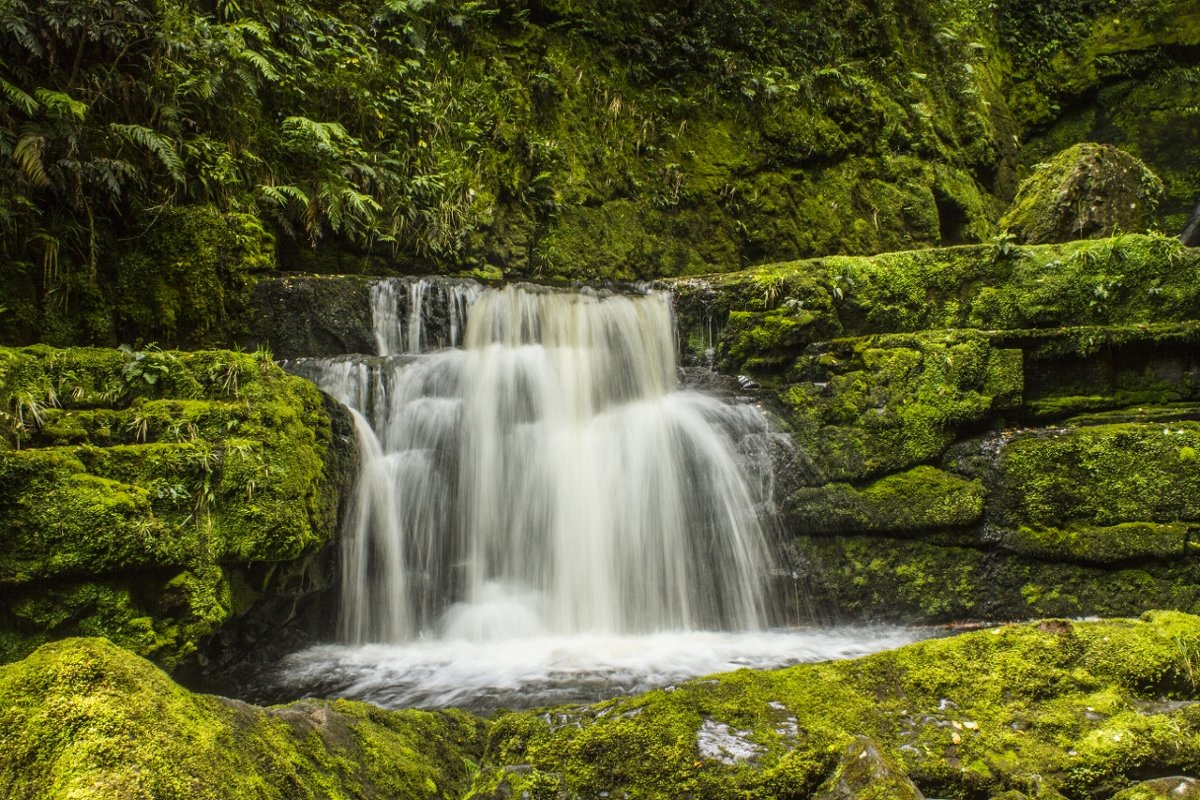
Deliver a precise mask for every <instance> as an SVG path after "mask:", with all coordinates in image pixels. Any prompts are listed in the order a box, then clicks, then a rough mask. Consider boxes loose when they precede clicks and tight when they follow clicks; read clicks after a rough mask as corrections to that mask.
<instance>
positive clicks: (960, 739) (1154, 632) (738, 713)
mask: <svg viewBox="0 0 1200 800" xmlns="http://www.w3.org/2000/svg"><path fill="white" fill-rule="evenodd" d="M1198 636H1200V627H1198V623H1197V620H1196V618H1195V617H1190V616H1186V615H1180V614H1158V615H1154V616H1151V617H1149V618H1147V619H1146V620H1144V621H1141V622H1133V621H1112V622H1105V623H1070V622H1062V621H1058V622H1048V623H1043V624H1034V625H1020V626H1006V627H1001V628H995V629H991V630H985V631H980V632H977V633H972V634H966V635H961V636H956V637H953V638H950V639H940V640H933V641H928V642H925V643H921V644H917V645H912V646H909V647H905V648H902V649H900V650H898V651H894V652H889V653H882V654H879V655H875V656H871V657H868V658H864V659H859V660H857V661H851V662H841V663H829V664H819V665H802V666H797V667H792V668H789V669H784V670H779V671H775V672H766V673H756V672H750V671H742V672H736V673H731V674H728V675H721V676H714V677H713V678H711V679H706V680H698V681H692V682H689V683H686V684H683V685H680V686H676V687H672V688H670V689H667V690H664V691H656V692H651V693H649V694H646V695H642V696H638V697H633V698H624V699H618V700H611V701H608V702H605V703H601V704H598V705H595V706H590V707H585V708H560V709H554V710H550V711H549V712H546V713H541V712H537V713H527V714H513V715H507V716H502V717H500V718H499V719H497V720H496V721H495V723H493V725H492V729H491V734H490V736H489V744H488V750H487V755H486V761H487V762H488V764H489V765H494V766H503V765H518V764H520V765H528V766H527V767H525V768H523V771H521V772H513V771H511V770H510V771H508V772H503V771H500V770H484V771H481V773H480V775H479V778H478V779H477V781H476V787H475V788H476V794H474V795H472V796H473V797H479V798H483V797H492V796H498V795H493V794H492V792H494V790H495V786H496V785H497V784H498V783H499V782H500V781H507V782H508V783H509V785H510V787H511V788H512V790H513V792H514V794H513V796H518V795H519V793H520V792H521V791H522V790H529V791H530V792H531V796H546V797H554V796H556V794H555V793H556V792H559V791H561V792H564V793H565V794H566V795H567V796H592V795H600V796H603V793H607V794H608V796H611V797H622V796H629V797H636V798H659V797H662V798H667V797H686V796H691V797H708V798H735V797H736V798H744V799H745V798H759V797H761V798H767V797H770V798H779V797H788V798H791V797H795V798H802V797H809V796H811V795H812V794H813V792H814V791H816V790H817V788H818V786H820V784H821V783H822V782H823V781H824V780H825V779H826V778H827V776H828V775H829V774H830V773H831V772H832V770H833V769H834V767H835V765H836V764H837V761H838V759H839V756H840V755H841V753H842V751H843V750H844V748H846V746H847V745H848V744H849V743H850V742H851V740H852V739H853V738H854V737H855V736H864V737H868V738H869V739H870V740H871V741H873V742H874V743H876V745H877V747H878V748H879V750H880V751H881V752H882V753H883V754H885V755H886V757H887V758H888V759H890V760H892V761H893V762H894V763H895V764H897V765H899V768H900V769H901V770H902V772H901V775H903V774H905V773H906V774H907V775H908V777H909V778H911V779H912V780H913V781H914V782H915V783H916V785H917V786H918V787H919V788H920V789H921V790H922V791H923V792H924V793H925V794H926V795H927V796H931V797H932V796H936V797H953V798H974V797H995V796H998V795H1000V793H1001V792H1004V791H1016V792H1020V793H1022V796H1024V795H1029V796H1046V795H1040V794H1038V792H1039V791H1053V790H1058V791H1061V792H1062V793H1063V794H1065V795H1066V796H1068V797H1085V796H1087V797H1104V796H1107V795H1109V794H1111V793H1112V792H1114V791H1116V790H1118V789H1120V788H1122V787H1124V786H1127V785H1130V784H1132V783H1134V782H1136V781H1137V780H1139V779H1140V776H1141V775H1144V774H1155V773H1158V774H1164V773H1166V774H1170V773H1172V772H1174V771H1178V772H1184V773H1186V772H1188V771H1192V770H1195V769H1196V768H1197V766H1200V719H1198V718H1197V717H1196V714H1195V713H1193V709H1194V707H1195V706H1194V704H1193V702H1192V699H1193V698H1194V697H1195V696H1196V692H1197V684H1196V673H1195V671H1194V664H1195V661H1194V659H1195V653H1196V650H1197V642H1198V638H1197V637H1198ZM1165 701H1177V702H1165ZM714 728H716V729H720V730H722V731H727V732H732V733H733V735H734V736H736V737H737V738H738V739H739V740H740V746H739V747H738V748H735V749H738V750H741V751H742V752H743V755H742V756H740V757H735V756H733V755H732V754H731V753H730V752H728V751H727V752H726V753H725V754H724V755H721V756H718V755H710V756H703V755H701V753H700V751H699V749H698V739H699V738H700V737H702V736H703V734H704V731H705V730H706V729H709V730H711V729H714ZM746 754H750V755H746ZM1039 786H1041V787H1043V788H1042V789H1039ZM535 790H536V791H540V792H543V793H544V794H533V792H534V791H535Z"/></svg>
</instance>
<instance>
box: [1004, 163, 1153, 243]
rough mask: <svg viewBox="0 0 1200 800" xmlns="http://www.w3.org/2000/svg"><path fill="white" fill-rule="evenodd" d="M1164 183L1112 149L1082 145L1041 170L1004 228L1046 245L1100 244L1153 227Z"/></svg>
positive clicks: (1028, 181)
mask: <svg viewBox="0 0 1200 800" xmlns="http://www.w3.org/2000/svg"><path fill="white" fill-rule="evenodd" d="M1162 194H1163V185H1162V181H1161V180H1159V178H1158V176H1157V175H1155V174H1154V173H1153V172H1151V171H1150V170H1149V168H1147V167H1146V165H1145V164H1143V163H1142V162H1141V161H1139V160H1138V159H1137V158H1134V157H1133V156H1131V155H1129V154H1128V153H1125V152H1123V151H1121V150H1118V149H1117V148H1115V147H1112V146H1111V145H1098V144H1092V143H1085V144H1077V145H1074V146H1073V147H1069V148H1067V149H1066V150H1063V151H1062V152H1061V153H1057V154H1055V156H1054V157H1053V158H1051V159H1050V160H1049V161H1048V162H1046V163H1045V164H1039V165H1038V166H1037V168H1036V169H1035V170H1034V172H1033V174H1031V175H1030V176H1029V177H1028V178H1026V179H1025V181H1024V182H1023V183H1022V184H1021V187H1020V188H1019V189H1018V191H1017V196H1016V198H1015V199H1014V200H1013V204H1012V206H1011V207H1010V208H1009V210H1008V211H1007V212H1006V213H1005V215H1004V216H1003V217H1002V218H1001V219H1000V227H1001V228H1003V229H1004V230H1006V231H1009V232H1011V233H1012V234H1013V235H1015V236H1016V237H1017V240H1018V241H1021V242H1025V243H1030V244H1040V243H1044V242H1067V241H1071V240H1073V239H1098V238H1103V237H1108V236H1112V235H1113V234H1114V233H1117V232H1125V233H1140V232H1143V231H1145V230H1147V229H1148V228H1150V227H1151V226H1152V222H1153V220H1154V218H1155V209H1156V208H1157V207H1158V203H1159V200H1160V199H1161V197H1162Z"/></svg>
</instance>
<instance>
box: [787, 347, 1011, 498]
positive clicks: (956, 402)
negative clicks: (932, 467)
mask: <svg viewBox="0 0 1200 800" xmlns="http://www.w3.org/2000/svg"><path fill="white" fill-rule="evenodd" d="M792 375H794V376H795V377H794V380H793V382H792V383H791V385H790V386H788V387H787V388H786V389H785V390H784V391H783V392H782V400H783V402H784V403H786V404H787V406H786V407H787V409H788V412H789V415H788V419H789V422H790V423H791V425H792V430H793V438H794V439H795V441H796V442H797V444H799V445H800V446H801V447H802V448H803V451H804V452H805V454H806V456H807V458H808V459H809V460H810V462H811V465H812V468H811V471H812V472H813V473H814V475H815V476H816V477H817V478H818V479H819V480H820V481H821V482H824V481H845V480H858V479H861V478H864V477H867V476H871V475H877V474H880V473H883V472H889V471H894V470H899V469H903V468H906V467H909V466H912V465H914V464H919V463H921V462H928V461H930V460H933V459H935V458H937V457H938V456H939V455H940V454H941V453H942V452H943V451H944V450H945V448H946V447H947V446H948V445H949V444H950V443H951V442H952V441H953V440H954V438H955V436H956V435H957V432H958V430H959V428H960V427H962V426H964V425H968V424H972V423H977V422H979V421H981V420H983V419H985V418H986V417H988V416H989V415H991V414H994V413H996V412H1000V411H1003V410H1004V409H1006V408H1012V407H1013V406H1014V405H1015V403H1016V402H1017V400H1018V399H1019V397H1020V394H1021V371H1020V352H1019V351H1013V350H998V349H995V348H993V347H992V346H991V345H990V343H989V340H988V337H987V336H985V335H984V334H981V333H978V332H973V331H955V332H929V333H920V334H912V335H895V336H874V337H864V338H858V339H840V340H834V341H833V342H830V343H828V344H826V345H820V346H813V347H810V348H809V349H808V350H807V351H806V352H805V355H804V356H803V357H801V358H799V359H797V360H796V362H795V364H794V366H793V369H792Z"/></svg>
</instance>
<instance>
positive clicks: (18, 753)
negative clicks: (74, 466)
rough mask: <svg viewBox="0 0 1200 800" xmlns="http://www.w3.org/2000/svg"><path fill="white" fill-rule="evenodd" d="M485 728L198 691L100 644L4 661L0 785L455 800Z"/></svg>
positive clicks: (456, 719) (18, 790) (13, 792)
mask: <svg viewBox="0 0 1200 800" xmlns="http://www.w3.org/2000/svg"><path fill="white" fill-rule="evenodd" d="M482 731H483V723H482V721H481V720H478V719H475V718H473V717H471V716H470V715H468V714H465V713H461V712H442V713H424V712H419V711H398V712H384V711H380V710H379V709H376V708H372V707H370V706H367V705H364V704H361V703H350V702H346V701H333V702H321V701H303V702H300V703H296V704H293V705H290V706H281V707H276V708H272V709H261V708H256V707H254V706H249V705H246V704H245V703H240V702H236V701H232V700H224V699H222V698H218V697H210V696H206V695H195V694H191V693H189V692H187V691H186V690H184V689H182V688H180V687H179V686H177V685H176V684H174V683H172V682H171V681H170V679H168V678H167V676H166V675H165V674H163V673H162V672H161V671H160V670H159V669H158V668H156V667H155V666H153V665H152V664H149V663H147V662H146V661H143V660H142V659H140V658H138V657H136V656H134V655H133V654H131V653H129V652H127V651H124V650H122V649H120V648H118V647H116V646H114V645H112V644H110V643H108V642H106V641H104V640H101V639H70V640H66V641H61V642H56V643H54V644H50V645H46V646H44V647H42V648H41V649H39V650H38V651H37V652H35V653H34V654H33V655H31V656H29V657H28V658H27V659H25V660H24V661H21V662H18V663H16V664H10V665H7V666H4V667H0V786H4V787H5V791H6V793H7V795H8V796H9V797H13V798H17V797H30V798H32V797H44V798H67V797H71V798H80V800H85V799H86V800H110V799H111V800H118V798H119V799H120V800H126V799H127V798H131V797H146V798H175V797H179V798H182V797H187V798H195V799H196V800H206V799H208V798H212V800H217V798H228V797H257V798H279V799H280V800H284V799H285V798H286V800H298V799H301V798H312V799H313V800H317V798H320V799H321V800H326V799H327V798H347V799H348V798H388V800H391V799H392V798H445V797H458V796H460V795H461V792H462V791H463V789H464V788H465V786H466V784H467V782H468V780H469V778H470V772H471V770H472V769H473V766H474V762H475V761H476V760H477V759H478V758H479V755H480V752H481V750H482V744H483V738H482Z"/></svg>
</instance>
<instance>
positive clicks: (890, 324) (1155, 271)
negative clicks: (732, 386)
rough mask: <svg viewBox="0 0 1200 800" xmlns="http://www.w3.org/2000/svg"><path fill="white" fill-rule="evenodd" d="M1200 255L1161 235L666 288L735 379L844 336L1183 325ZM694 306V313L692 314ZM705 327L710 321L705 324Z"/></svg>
mask: <svg viewBox="0 0 1200 800" xmlns="http://www.w3.org/2000/svg"><path fill="white" fill-rule="evenodd" d="M1198 270H1200V253H1197V252H1196V251H1195V250H1193V249H1189V248H1186V247H1183V246H1182V245H1181V244H1180V243H1179V241H1178V240H1177V239H1174V238H1168V237H1163V236H1139V235H1133V234H1129V235H1122V236H1118V237H1115V238H1112V239H1104V240H1099V241H1080V242H1072V243H1069V244H1064V245H1043V246H1036V247H1017V246H1014V245H1013V244H1012V243H1011V242H1004V241H1000V242H997V243H996V244H995V245H991V246H973V247H953V248H941V249H936V250H922V251H911V252H904V253H888V254H885V255H880V256H875V257H871V258H852V257H845V256H842V257H836V258H825V259H818V260H812V261H801V262H794V263H787V264H774V265H768V266H765V267H758V268H755V269H751V270H746V271H744V272H738V273H733V274H729V275H722V276H711V277H709V278H707V279H705V280H704V281H696V280H689V281H675V282H667V285H668V286H671V287H672V288H674V289H675V290H676V291H677V303H676V305H677V309H678V311H679V314H680V319H681V324H682V327H683V329H684V330H685V331H686V330H688V329H689V327H692V326H701V325H703V326H704V327H708V325H709V324H711V325H713V326H714V327H715V328H716V329H717V337H716V338H717V349H718V353H719V355H720V356H721V357H722V360H723V363H724V365H725V366H726V367H727V368H728V369H730V370H739V369H742V368H743V367H745V368H753V369H755V370H757V371H759V372H761V373H765V374H769V373H772V372H777V371H779V370H780V369H781V366H782V365H784V364H785V363H786V356H787V355H789V354H794V353H798V352H799V351H800V350H801V349H802V348H803V347H804V346H806V345H809V344H813V343H817V342H822V341H827V340H828V339H831V338H835V337H839V336H844V337H852V336H862V335H867V334H872V333H901V332H915V331H922V330H938V329H945V328H978V329H982V330H987V331H993V330H996V331H1022V332H1036V331H1046V332H1047V333H1049V332H1050V331H1053V330H1054V329H1058V328H1062V327H1070V328H1077V329H1079V331H1080V333H1081V334H1082V333H1086V331H1085V330H1084V329H1085V328H1088V327H1091V328H1093V329H1094V330H1092V331H1091V334H1092V336H1093V337H1095V336H1097V335H1099V336H1101V337H1103V336H1105V335H1106V334H1105V332H1104V331H1103V330H1101V328H1106V327H1109V326H1121V327H1122V329H1124V330H1125V331H1126V334H1125V335H1126V337H1127V338H1128V337H1129V333H1130V332H1131V331H1132V330H1134V329H1135V326H1139V325H1147V326H1149V325H1167V324H1169V323H1184V322H1187V321H1190V320H1192V318H1193V317H1194V316H1195V308H1196V304H1197V303H1198V302H1200V284H1198V282H1197V281H1196V280H1195V276H1196V274H1197V271H1198ZM693 306H694V308H693ZM702 320H704V321H703V322H702Z"/></svg>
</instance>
